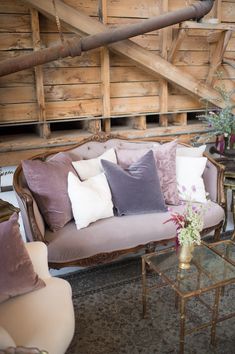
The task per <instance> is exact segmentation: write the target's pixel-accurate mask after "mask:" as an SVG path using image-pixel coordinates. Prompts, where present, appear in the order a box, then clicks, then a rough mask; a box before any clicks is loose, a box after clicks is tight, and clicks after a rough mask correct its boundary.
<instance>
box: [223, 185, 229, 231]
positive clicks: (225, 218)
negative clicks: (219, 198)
mask: <svg viewBox="0 0 235 354" xmlns="http://www.w3.org/2000/svg"><path fill="white" fill-rule="evenodd" d="M227 193H228V189H227V188H226V187H224V196H225V206H224V213H225V217H224V225H223V231H225V230H226V227H227V221H228V198H227Z"/></svg>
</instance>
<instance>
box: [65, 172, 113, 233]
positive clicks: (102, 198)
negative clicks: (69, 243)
mask: <svg viewBox="0 0 235 354" xmlns="http://www.w3.org/2000/svg"><path fill="white" fill-rule="evenodd" d="M68 194H69V198H70V201H71V204H72V211H73V216H74V219H75V223H76V226H77V229H78V230H79V229H82V228H84V227H87V226H88V225H89V224H90V223H91V222H94V221H96V220H99V219H104V218H108V217H110V216H113V203H112V196H111V192H110V188H109V185H108V182H107V180H106V177H105V174H104V173H100V174H99V175H97V176H94V177H91V178H89V179H88V180H86V181H84V182H81V181H80V180H79V178H78V177H76V176H75V175H74V174H73V173H72V172H69V174H68Z"/></svg>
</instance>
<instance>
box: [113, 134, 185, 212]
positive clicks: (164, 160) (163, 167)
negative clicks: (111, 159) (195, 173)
mask: <svg viewBox="0 0 235 354" xmlns="http://www.w3.org/2000/svg"><path fill="white" fill-rule="evenodd" d="M176 148H177V141H176V140H174V141H171V142H169V143H165V144H162V145H156V146H154V147H153V148H152V150H153V154H154V158H155V161H156V165H157V170H158V175H159V179H160V185H161V189H162V192H163V195H164V199H165V202H166V203H167V204H172V205H178V204H179V194H178V189H177V180H176ZM148 150H149V149H146V148H143V149H137V148H135V149H121V148H117V149H116V154H117V160H118V164H119V165H120V166H121V167H123V168H127V167H128V166H129V165H131V164H132V163H134V162H136V161H138V160H139V159H140V158H141V157H142V156H143V155H144V154H146V152H147V151H148Z"/></svg>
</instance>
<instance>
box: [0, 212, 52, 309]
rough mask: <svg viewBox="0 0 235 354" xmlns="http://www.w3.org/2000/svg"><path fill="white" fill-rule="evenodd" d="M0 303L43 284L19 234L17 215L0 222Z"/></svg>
mask: <svg viewBox="0 0 235 354" xmlns="http://www.w3.org/2000/svg"><path fill="white" fill-rule="evenodd" d="M0 245H1V247H0V273H1V276H0V303H1V302H3V301H5V300H8V299H9V298H11V297H13V296H17V295H21V294H25V293H28V292H30V291H33V290H37V289H40V288H42V287H44V286H45V283H44V281H43V280H41V279H40V278H39V277H38V275H37V274H36V273H35V271H34V268H33V265H32V262H31V259H30V257H29V254H28V251H27V250H26V248H25V245H24V242H23V240H22V238H21V235H20V229H19V224H18V215H17V214H16V213H14V214H13V215H12V216H11V218H10V219H9V220H7V221H4V222H2V223H0Z"/></svg>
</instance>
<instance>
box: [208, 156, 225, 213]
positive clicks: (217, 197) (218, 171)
mask: <svg viewBox="0 0 235 354" xmlns="http://www.w3.org/2000/svg"><path fill="white" fill-rule="evenodd" d="M203 155H204V156H205V157H207V159H208V161H207V165H206V169H205V172H204V174H203V180H204V183H205V188H206V191H207V192H209V195H210V199H211V200H212V201H215V202H217V203H218V204H219V205H221V206H222V207H223V208H224V207H225V194H224V171H225V167H224V166H223V165H221V164H220V163H218V162H217V161H216V160H214V159H213V158H212V157H211V156H210V155H209V154H207V153H204V154H203Z"/></svg>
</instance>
